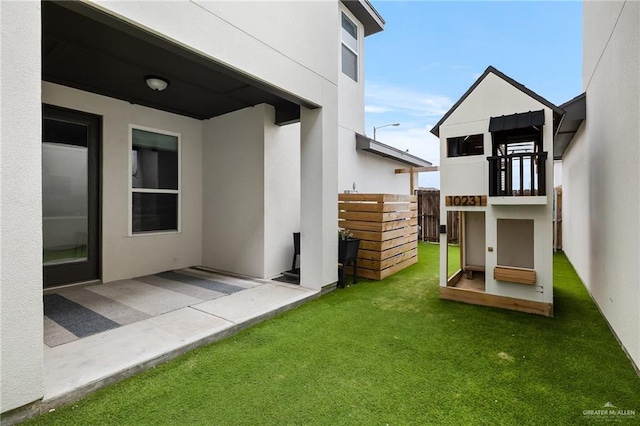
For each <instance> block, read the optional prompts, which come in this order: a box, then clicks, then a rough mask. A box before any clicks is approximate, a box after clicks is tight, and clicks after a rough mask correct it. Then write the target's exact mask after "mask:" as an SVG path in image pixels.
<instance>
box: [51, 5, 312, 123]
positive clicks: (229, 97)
mask: <svg viewBox="0 0 640 426" xmlns="http://www.w3.org/2000/svg"><path fill="white" fill-rule="evenodd" d="M146 75H159V76H162V77H164V78H166V79H168V80H169V81H170V85H169V87H168V88H167V89H165V90H164V91H162V92H158V91H153V90H151V89H149V87H147V85H146V83H145V76H146ZM42 79H43V80H45V81H49V82H52V83H57V84H61V85H65V86H69V87H74V88H77V89H80V90H85V91H89V92H92V93H97V94H100V95H105V96H109V97H113V98H117V99H121V100H124V101H128V102H131V103H135V104H140V105H144V106H147V107H151V108H155V109H159V110H164V111H169V112H172V113H176V114H180V115H185V116H188V117H192V118H196V119H201V120H202V119H208V118H211V117H215V116H218V115H222V114H226V113H229V112H232V111H236V110H239V109H243V108H246V107H249V106H254V105H257V104H261V103H267V104H271V105H273V106H274V107H276V116H277V120H276V121H277V122H279V123H280V124H284V123H287V122H294V121H296V120H298V119H299V117H300V111H299V105H303V106H305V107H308V108H315V107H317V105H313V104H310V103H308V102H305V101H304V100H302V99H299V98H296V97H295V96H293V95H291V94H289V93H286V92H284V91H281V90H278V89H276V88H273V87H271V86H268V85H267V84H264V83H262V82H260V81H257V80H255V79H252V78H250V77H248V76H246V75H243V74H241V73H239V72H237V71H235V70H232V69H230V68H228V67H226V66H225V65H223V64H220V63H217V62H215V61H213V60H211V59H210V58H206V57H204V56H203V55H201V54H199V53H197V52H194V51H190V50H187V49H185V48H184V47H182V46H178V45H177V44H176V43H173V42H171V41H170V40H167V39H163V38H160V37H158V36H157V35H154V34H151V33H149V32H147V31H145V30H143V29H142V28H139V27H136V26H134V25H132V24H130V23H128V22H125V21H123V20H121V19H118V18H116V17H114V16H111V15H108V14H106V13H104V12H102V11H99V10H97V9H95V8H93V7H91V6H89V5H86V4H84V3H79V2H61V3H54V2H43V3H42Z"/></svg>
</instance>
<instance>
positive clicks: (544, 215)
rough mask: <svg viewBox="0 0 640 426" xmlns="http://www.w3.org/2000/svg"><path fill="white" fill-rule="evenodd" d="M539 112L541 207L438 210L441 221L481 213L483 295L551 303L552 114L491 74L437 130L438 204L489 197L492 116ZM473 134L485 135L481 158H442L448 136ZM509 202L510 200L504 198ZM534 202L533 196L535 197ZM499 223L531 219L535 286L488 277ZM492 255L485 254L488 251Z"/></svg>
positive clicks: (521, 199) (443, 265) (444, 252)
mask: <svg viewBox="0 0 640 426" xmlns="http://www.w3.org/2000/svg"><path fill="white" fill-rule="evenodd" d="M540 109H544V111H545V125H544V128H543V143H544V150H545V151H546V152H548V153H549V157H548V158H547V163H546V166H547V167H546V182H547V196H546V204H543V205H519V204H515V205H492V198H503V197H489V199H488V206H486V207H457V208H442V209H441V210H440V220H441V223H446V220H447V210H461V211H466V212H480V211H484V212H485V215H486V216H485V222H486V233H485V244H486V248H485V249H484V257H485V268H486V271H487V272H486V274H485V292H486V293H489V294H496V295H500V296H507V297H513V298H520V299H525V300H532V301H537V302H545V303H552V302H553V263H552V249H553V241H552V239H553V234H552V223H553V222H552V209H553V190H552V188H553V160H552V155H553V154H552V153H553V112H552V110H551V109H550V108H549V107H546V106H545V105H543V104H542V103H540V102H539V101H537V100H535V99H533V98H532V97H530V96H529V95H527V94H525V93H523V92H521V91H520V90H518V89H517V88H515V87H513V86H512V85H511V84H509V83H507V82H506V81H504V80H503V79H501V78H500V77H498V76H496V75H495V74H493V73H490V74H489V75H487V76H486V77H485V78H484V80H482V82H480V84H479V85H478V86H477V87H476V88H475V90H474V91H473V92H472V93H471V94H470V95H469V96H468V97H467V98H466V99H465V100H464V102H463V103H462V104H460V105H459V106H458V107H457V108H456V109H455V110H454V111H453V113H452V114H451V115H450V116H449V117H448V118H447V120H446V121H445V122H444V123H443V124H442V125H441V126H440V141H441V142H440V182H441V191H440V197H441V198H440V203H441V205H442V206H444V205H445V197H446V196H448V195H488V192H489V185H488V177H489V166H488V161H487V157H488V156H490V155H491V150H492V141H491V133H489V121H490V118H491V117H498V116H501V115H509V114H515V113H521V112H528V111H536V110H540ZM473 134H483V135H484V154H483V155H477V156H464V157H452V158H449V157H447V142H446V141H447V138H450V137H458V136H466V135H473ZM507 198H512V197H507ZM531 198H534V197H517V199H516V198H513V199H512V200H511V201H508V202H516V203H518V202H522V203H524V202H527V201H528V199H531ZM535 198H538V197H535ZM499 219H531V220H533V221H534V248H533V250H534V269H535V271H536V285H535V286H529V285H521V284H514V283H506V282H500V281H496V280H495V279H493V269H494V268H495V266H497V263H498V262H497V252H498V250H497V244H498V241H497V221H498V220H499ZM490 247H491V248H493V251H489V248H490ZM440 250H441V253H440V270H441V271H443V272H442V273H441V274H440V286H443V287H445V286H446V284H447V278H448V277H447V273H446V271H447V244H446V242H443V243H442V244H441V249H440Z"/></svg>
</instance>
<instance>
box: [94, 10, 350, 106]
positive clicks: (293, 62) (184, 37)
mask: <svg viewBox="0 0 640 426" xmlns="http://www.w3.org/2000/svg"><path fill="white" fill-rule="evenodd" d="M95 4H97V5H99V6H100V7H102V8H104V9H105V10H107V11H109V12H110V13H113V14H117V15H120V16H121V17H123V18H124V19H126V20H129V21H132V22H135V23H136V25H141V26H144V27H146V28H147V29H149V30H150V31H152V32H154V33H156V34H159V35H162V37H164V38H167V39H171V40H174V41H175V42H178V43H180V44H183V45H185V46H189V47H190V48H192V49H194V50H197V51H199V52H200V53H202V54H204V55H205V56H207V57H209V58H211V59H213V60H215V61H217V62H220V63H223V64H225V65H227V66H229V67H231V68H232V69H235V70H237V71H238V72H240V73H242V74H246V75H249V76H252V77H254V78H257V79H259V80H261V81H265V82H268V83H269V84H270V85H272V86H275V87H278V88H281V89H283V90H285V91H287V92H290V93H293V94H295V95H297V96H299V97H301V98H303V99H306V100H308V101H310V102H313V103H316V104H318V105H322V102H323V81H324V80H327V81H329V82H331V83H332V84H334V85H337V75H338V73H337V71H338V61H337V59H338V58H337V57H336V55H335V52H336V49H337V45H338V44H337V43H338V40H339V34H340V32H339V28H340V27H339V22H340V21H339V20H338V16H337V13H338V6H337V3H334V2H301V3H300V4H297V3H296V2H252V3H251V4H250V7H248V4H247V3H244V2H233V1H221V2H210V1H193V2H179V3H177V2H156V3H154V7H152V8H150V7H149V5H148V4H147V3H146V2H135V1H134V2H113V1H105V0H99V1H96V2H95ZM194 28H197V29H198V30H197V31H194V30H193V29H194ZM273 28H278V31H273ZM265 64H268V66H265Z"/></svg>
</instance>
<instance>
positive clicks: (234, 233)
mask: <svg viewBox="0 0 640 426" xmlns="http://www.w3.org/2000/svg"><path fill="white" fill-rule="evenodd" d="M264 117H265V106H264V105H259V106H257V107H253V108H245V109H243V110H240V111H236V112H232V113H229V114H225V115H222V116H220V117H215V118H212V119H210V120H207V121H205V123H204V146H203V148H204V149H203V155H202V164H203V189H204V190H203V209H204V210H203V221H204V222H203V234H202V247H203V259H202V262H203V265H205V266H207V267H210V268H215V269H219V270H222V271H229V272H234V273H238V274H244V275H250V276H254V277H263V276H264V232H265V221H264V216H265V210H264V208H265V205H264V196H265V194H264V164H265V159H264V121H265V118H264Z"/></svg>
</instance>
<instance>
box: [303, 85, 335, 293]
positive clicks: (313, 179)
mask: <svg viewBox="0 0 640 426" xmlns="http://www.w3.org/2000/svg"><path fill="white" fill-rule="evenodd" d="M324 97H325V99H324V100H325V102H323V105H324V106H323V108H317V109H307V108H304V107H301V108H300V144H301V146H300V191H301V196H300V200H301V206H300V232H301V235H300V271H301V272H300V285H302V286H303V287H307V288H313V289H318V290H319V289H321V288H322V287H323V286H325V285H327V284H332V283H335V282H336V281H337V280H338V234H337V232H338V114H337V88H336V86H335V85H331V84H329V83H325V88H324Z"/></svg>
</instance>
